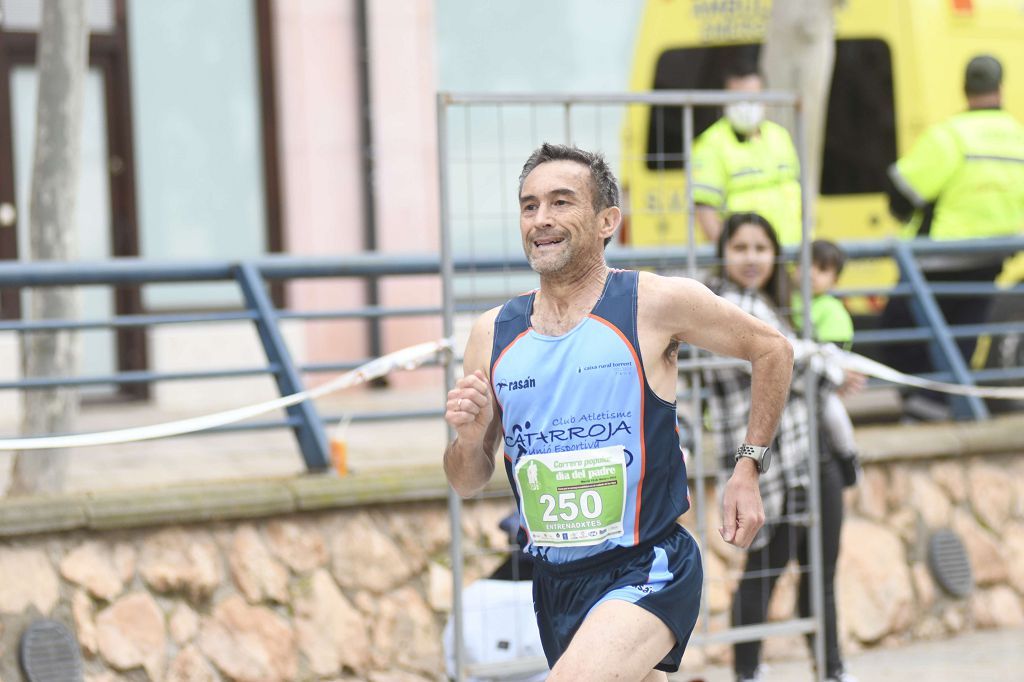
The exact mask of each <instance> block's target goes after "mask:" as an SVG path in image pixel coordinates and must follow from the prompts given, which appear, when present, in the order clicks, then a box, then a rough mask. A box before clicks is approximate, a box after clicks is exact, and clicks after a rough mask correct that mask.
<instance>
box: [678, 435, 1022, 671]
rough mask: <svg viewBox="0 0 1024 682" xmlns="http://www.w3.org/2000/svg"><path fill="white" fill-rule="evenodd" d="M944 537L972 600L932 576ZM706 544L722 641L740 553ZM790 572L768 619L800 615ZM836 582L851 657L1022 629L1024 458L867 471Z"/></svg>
mask: <svg viewBox="0 0 1024 682" xmlns="http://www.w3.org/2000/svg"><path fill="white" fill-rule="evenodd" d="M713 495H714V489H713V488H709V499H713ZM688 516H691V515H688ZM686 520H687V521H690V519H686ZM717 523H718V512H717V509H714V508H709V522H708V524H709V527H710V528H715V527H716V526H717ZM687 525H690V524H689V523H687ZM944 528H948V529H951V530H953V531H954V532H955V533H956V534H957V535H958V536H959V537H960V539H961V541H962V542H963V543H964V545H965V548H966V550H967V553H968V556H969V559H970V565H971V572H972V574H973V578H974V582H975V588H974V590H973V592H972V593H971V594H970V595H969V596H968V597H966V598H963V599H957V598H954V597H952V596H950V595H948V594H946V593H945V592H944V591H943V590H942V589H941V588H940V587H939V585H938V583H937V582H936V581H935V579H934V578H933V577H932V575H931V573H930V571H929V568H928V563H927V543H928V540H929V538H930V537H931V535H932V534H933V533H934V532H935V531H937V530H939V529H944ZM707 538H708V540H709V542H708V547H707V549H708V550H710V551H705V552H704V558H705V566H706V575H707V588H706V589H707V596H708V610H709V615H708V616H707V618H708V629H709V631H710V632H717V631H720V630H722V629H724V628H726V627H727V626H728V623H729V608H730V604H731V598H732V593H733V590H734V589H735V586H736V584H737V582H738V578H739V576H740V574H741V572H742V568H743V553H742V552H739V551H737V550H736V549H735V548H734V547H732V546H730V545H727V544H726V543H725V542H723V541H722V540H721V539H720V538H719V537H718V535H717V533H709V534H707ZM790 569H791V570H789V571H787V573H785V574H784V575H783V576H782V577H781V578H780V579H779V584H778V585H777V587H776V590H775V593H774V595H773V598H772V600H771V603H770V605H769V618H770V620H786V619H789V618H792V617H794V613H795V603H796V592H797V585H798V580H799V574H798V572H797V570H796V567H795V566H791V567H790ZM836 583H837V584H836V593H837V608H838V612H839V630H840V641H841V643H842V646H843V650H844V652H846V653H853V652H856V651H858V650H860V649H863V648H865V647H871V646H878V645H882V646H888V645H898V644H901V643H905V642H907V641H910V640H919V639H936V638H941V637H945V636H951V635H955V634H957V633H960V632H964V631H967V630H973V629H980V628H996V627H1019V626H1022V625H1024V457H1021V456H1019V455H1017V456H1014V455H990V456H984V457H983V456H977V457H968V458H957V459H928V460H922V461H874V462H868V463H867V464H866V466H865V470H864V479H863V480H862V481H861V483H860V484H859V485H858V486H857V487H856V488H854V489H851V490H849V491H847V493H846V512H845V518H844V524H843V532H842V540H841V548H840V556H839V567H838V575H837V580H836ZM700 627H701V625H700V624H698V628H700ZM698 632H699V630H698ZM765 651H766V656H767V657H769V658H790V657H794V656H797V657H802V656H804V655H805V652H806V651H807V647H806V645H805V644H804V643H803V640H802V639H801V638H799V637H778V638H773V639H771V640H768V641H767V642H766V644H765ZM730 655H731V654H730V650H729V647H728V646H723V645H714V646H708V647H705V648H703V649H692V650H691V651H688V652H687V658H686V659H684V660H685V661H686V662H687V663H688V664H690V665H694V666H697V665H700V664H701V663H703V662H705V661H710V662H715V663H726V662H728V661H730Z"/></svg>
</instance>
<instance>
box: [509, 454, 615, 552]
mask: <svg viewBox="0 0 1024 682" xmlns="http://www.w3.org/2000/svg"><path fill="white" fill-rule="evenodd" d="M515 477H516V484H517V486H518V488H519V498H520V499H521V500H522V504H523V519H524V520H525V522H526V528H527V530H528V531H529V533H530V539H531V541H532V542H533V544H535V545H539V546H549V547H586V546H589V545H596V544H599V543H601V542H604V541H605V540H610V539H612V538H617V537H619V536H621V535H622V533H623V524H622V517H623V515H624V514H625V510H626V456H625V450H624V448H623V447H622V446H621V445H612V446H609V447H604V448H595V449H593V450H577V451H575V452H557V453H548V454H543V455H524V456H522V457H520V458H519V461H518V462H517V463H516V468H515Z"/></svg>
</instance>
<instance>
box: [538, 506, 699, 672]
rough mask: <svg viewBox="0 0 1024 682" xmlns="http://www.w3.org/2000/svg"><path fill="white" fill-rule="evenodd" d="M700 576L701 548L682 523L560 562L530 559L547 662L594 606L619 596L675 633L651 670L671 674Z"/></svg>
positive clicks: (694, 609) (689, 626)
mask: <svg viewBox="0 0 1024 682" xmlns="http://www.w3.org/2000/svg"><path fill="white" fill-rule="evenodd" d="M703 580H704V569H703V567H702V566H701V561H700V550H699V549H698V548H697V543H696V542H695V541H694V539H693V537H692V536H691V535H690V534H689V533H688V532H687V531H686V529H684V528H683V527H682V526H679V525H677V524H673V528H672V529H670V531H669V532H668V533H667V534H666V535H665V537H664V538H663V539H662V540H658V541H656V542H651V543H649V544H647V545H637V546H636V547H624V548H622V549H621V550H611V551H608V552H604V553H603V554H598V555H597V556H592V557H586V558H584V559H580V560H578V561H571V562H569V563H564V564H553V563H550V562H547V561H544V560H542V559H539V558H538V559H535V560H534V574H533V605H534V611H535V612H536V614H537V625H538V627H539V628H540V638H541V643H542V644H543V646H544V655H545V656H546V657H547V659H548V665H549V666H552V667H554V665H555V661H557V660H558V659H559V657H560V656H561V655H562V653H563V652H564V651H565V650H566V648H568V646H569V642H571V641H572V638H573V635H575V634H576V631H577V630H578V629H579V627H580V625H582V624H583V620H584V619H585V618H586V617H587V615H589V614H590V611H591V609H593V608H594V607H595V606H597V605H598V604H600V603H602V602H604V601H607V600H609V599H621V600H623V601H627V602H630V603H631V604H636V605H637V606H640V607H642V608H644V609H647V610H648V611H650V612H651V613H653V614H654V615H655V616H657V617H658V618H660V619H661V620H662V622H664V623H665V625H667V626H668V627H669V629H670V630H671V631H672V633H673V634H674V635H675V636H676V644H675V646H674V647H672V650H671V651H669V653H668V655H667V656H665V658H664V659H662V661H661V663H659V664H658V665H656V666H655V670H664V671H665V672H676V671H677V670H678V669H679V662H680V661H681V660H682V658H683V651H684V650H685V649H686V643H687V642H688V641H689V639H690V633H691V632H693V626H694V625H695V624H696V622H697V616H698V614H699V613H700V594H701V589H702V585H703Z"/></svg>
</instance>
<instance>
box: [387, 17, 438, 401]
mask: <svg viewBox="0 0 1024 682" xmlns="http://www.w3.org/2000/svg"><path fill="white" fill-rule="evenodd" d="M369 11H370V49H371V57H372V59H371V62H370V64H371V72H370V73H371V82H372V85H371V87H372V98H373V111H374V114H375V116H374V121H373V125H374V143H375V150H376V154H377V156H376V161H377V163H376V166H375V169H376V178H375V180H376V187H377V219H378V231H379V232H378V244H379V248H380V250H381V251H388V252H394V253H408V252H420V253H423V252H426V253H437V252H438V251H439V250H440V241H439V240H440V236H439V235H440V233H439V228H438V225H439V216H438V210H439V208H438V179H437V127H436V115H435V104H434V95H435V92H436V90H437V78H436V75H435V74H436V68H435V60H434V54H435V49H434V34H435V29H434V2H433V1H424V2H407V1H404V0H385V1H383V2H381V1H375V2H372V3H370V9H369ZM381 298H382V301H383V302H384V304H386V305H395V306H398V305H403V306H438V307H439V306H440V304H441V286H440V282H439V280H438V279H437V278H436V277H431V278H412V279H410V278H392V279H391V280H390V281H387V282H384V284H383V286H382V295H381ZM441 334H442V328H441V323H440V318H435V319H427V318H407V319H395V320H390V321H388V322H386V323H385V325H384V345H385V350H386V351H388V350H397V349H399V348H403V347H405V346H409V345H412V344H414V343H420V342H423V341H431V340H433V339H436V338H439V337H440V336H441ZM430 381H433V382H436V383H437V384H438V385H440V382H441V377H440V374H438V373H433V372H422V371H421V372H417V373H416V374H406V375H395V376H394V377H393V378H392V383H393V385H396V386H403V385H413V384H423V383H425V382H430Z"/></svg>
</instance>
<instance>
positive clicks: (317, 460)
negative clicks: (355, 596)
mask: <svg viewBox="0 0 1024 682" xmlns="http://www.w3.org/2000/svg"><path fill="white" fill-rule="evenodd" d="M843 247H844V249H845V250H846V252H847V255H848V257H849V258H851V259H865V258H885V257H893V258H895V259H896V260H897V262H898V263H899V265H900V268H901V273H902V275H901V282H900V283H898V284H896V285H895V286H885V287H882V286H880V287H877V288H870V287H866V288H858V289H856V290H847V291H844V292H838V293H840V295H871V294H881V295H888V296H910V297H912V298H913V299H914V301H915V302H916V304H917V305H915V306H914V308H915V309H916V311H915V315H917V319H916V322H917V323H918V326H917V327H913V328H904V329H887V330H863V331H857V332H856V333H855V336H854V343H855V344H863V343H907V342H915V341H916V342H922V341H925V342H927V343H928V344H929V347H930V348H931V353H932V356H933V359H934V360H935V366H936V367H937V368H939V371H938V372H936V373H934V374H932V375H929V376H930V377H931V378H936V379H942V380H953V381H955V382H957V383H961V384H967V385H973V384H975V383H976V382H978V381H1007V380H1016V379H1020V378H1024V368H1021V367H1012V368H995V369H991V368H990V369H985V370H978V371H973V372H972V371H971V370H970V368H969V367H967V365H966V363H965V362H964V359H963V357H962V356H961V355H960V352H959V350H958V349H957V346H956V343H955V339H957V338H963V337H973V336H978V335H981V334H1024V321H1010V322H994V323H991V324H984V325H958V326H950V325H948V324H946V321H945V320H944V319H943V318H942V314H941V312H940V311H939V309H938V306H937V304H936V302H935V298H936V297H937V296H966V295H979V294H986V293H992V294H997V293H998V294H999V295H1001V296H1002V295H1020V294H1024V286H1021V285H1018V286H1016V287H1014V288H1012V289H997V288H996V287H995V286H994V285H979V284H972V283H963V284H952V283H948V282H947V283H941V284H938V283H937V284H930V283H929V282H927V281H926V280H925V278H924V277H923V276H922V275H921V272H920V269H919V267H918V266H917V261H916V257H917V256H920V255H923V254H949V253H955V254H964V253H998V254H1004V255H1010V254H1012V253H1015V252H1017V251H1024V238H1007V239H988V240H977V241H970V242H932V241H928V240H917V241H913V242H896V241H890V242H851V243H844V244H843ZM696 251H697V254H696V256H697V263H698V265H699V266H702V267H707V266H710V265H713V264H714V263H715V262H716V259H715V256H714V253H713V251H712V250H711V249H710V248H709V247H701V248H698V249H697V250H696ZM794 253H795V251H792V252H787V256H788V257H792V255H793V254H794ZM607 255H608V261H609V263H610V264H611V265H613V266H617V267H649V268H663V267H666V266H667V265H671V264H673V263H676V264H678V263H685V262H686V258H687V255H688V253H687V251H686V250H685V249H682V248H669V249H661V248H659V249H622V248H615V249H612V250H610V251H609V252H608V254H607ZM509 272H512V273H518V272H523V273H526V272H528V267H527V265H526V263H525V261H524V260H523V259H522V258H521V257H519V258H515V259H512V260H510V259H508V258H498V257H495V258H477V259H473V260H469V259H456V260H455V273H456V277H465V276H467V275H469V276H475V275H486V274H488V273H509ZM439 274H440V262H439V258H438V257H437V256H434V255H429V254H427V255H394V254H379V253H364V254H353V255H347V256H345V258H344V259H341V258H337V259H326V258H302V257H294V256H268V257H265V258H260V259H254V260H251V261H246V262H243V263H233V262H211V263H168V262H164V263H161V262H152V261H144V260H141V259H119V260H111V261H104V262H96V263H47V262H43V263H22V262H4V263H0V287H46V286H81V285H108V286H124V285H142V284H156V283H168V282H215V281H226V282H234V283H235V284H236V285H237V286H238V287H239V290H240V291H241V293H242V295H243V300H244V305H245V308H244V309H241V310H228V311H222V312H186V313H173V314H155V313H146V314H139V315H118V316H113V317H110V318H107V319H91V320H2V321H0V331H17V332H27V331H53V330H60V329H75V330H87V329H118V328H129V327H153V326H159V325H168V324H202V323H210V322H224V321H252V322H253V324H254V325H255V326H256V331H257V333H258V335H259V337H260V340H261V342H262V344H263V348H264V350H265V352H266V355H267V364H266V365H262V366H256V367H248V368H235V369H224V370H207V371H191V372H189V371H178V372H154V371H132V372H119V373H114V374H108V375H95V376H76V377H32V378H25V379H20V380H10V381H0V389H36V388H48V387H55V386H89V385H98V384H127V383H150V382H160V381H180V380H191V379H230V378H238V377H251V376H267V375H270V376H272V377H273V378H274V379H275V381H276V382H277V386H278V390H279V391H280V392H281V393H282V394H288V393H294V392H298V391H301V390H302V387H303V382H302V379H301V376H302V374H303V373H312V372H332V371H345V370H349V369H352V368H354V367H357V366H359V365H360V364H362V362H361V361H353V362H333V363H309V364H305V365H299V364H296V363H295V361H294V360H293V358H292V357H291V355H290V353H289V351H288V348H287V347H286V345H285V343H284V340H283V337H282V336H281V334H280V330H279V322H280V321H281V320H329V319H371V318H377V319H379V318H383V317H409V316H419V317H434V318H436V317H438V316H439V315H440V314H441V306H440V304H438V306H395V307H385V306H376V305H374V306H363V307H358V306H354V307H351V308H347V309H341V310H326V311H325V310H318V311H294V310H280V309H276V308H275V307H274V306H273V304H272V302H271V300H270V298H269V296H268V295H267V292H266V284H267V283H268V282H271V281H281V280H291V279H310V278H365V277H369V276H373V277H388V276H406V275H439ZM502 300H503V299H502ZM500 302H501V301H500V300H497V299H496V300H494V301H486V300H475V301H461V302H460V303H459V304H458V306H457V310H459V311H462V312H471V311H476V310H479V309H481V307H483V306H485V305H487V304H496V303H500ZM958 400H959V399H958ZM956 414H957V416H958V417H960V418H968V417H970V418H975V419H984V418H986V417H987V416H988V411H987V409H986V407H985V404H984V402H982V401H981V400H978V399H963V400H962V401H960V402H959V403H958V409H957V411H956ZM439 415H440V412H439V411H438V410H436V409H433V410H431V409H420V410H409V411H404V412H402V411H393V412H374V413H365V414H355V415H350V416H351V417H352V419H353V420H354V421H378V420H385V419H398V418H428V417H437V416H439ZM325 421H327V422H329V421H332V418H322V417H321V416H320V415H319V414H318V413H317V410H316V408H315V406H314V405H313V404H312V402H311V401H306V402H304V403H301V404H299V405H297V406H294V407H293V408H289V410H288V414H287V418H285V419H283V420H268V421H261V422H248V423H243V424H236V425H232V426H225V427H220V428H218V429H212V430H211V431H215V432H224V431H233V430H253V429H269V428H282V427H286V428H290V429H292V430H293V432H294V434H295V436H296V439H297V441H298V443H299V446H300V450H301V452H302V456H303V458H304V460H305V463H306V466H307V468H308V469H309V470H311V471H319V470H322V469H324V468H326V467H327V464H328V461H329V458H328V446H327V439H326V436H325V433H324V428H323V424H324V422H325Z"/></svg>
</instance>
